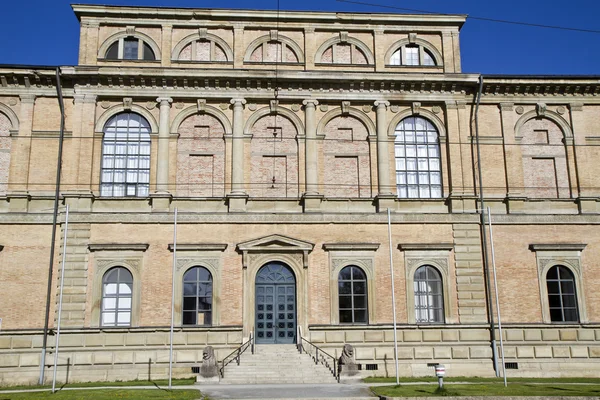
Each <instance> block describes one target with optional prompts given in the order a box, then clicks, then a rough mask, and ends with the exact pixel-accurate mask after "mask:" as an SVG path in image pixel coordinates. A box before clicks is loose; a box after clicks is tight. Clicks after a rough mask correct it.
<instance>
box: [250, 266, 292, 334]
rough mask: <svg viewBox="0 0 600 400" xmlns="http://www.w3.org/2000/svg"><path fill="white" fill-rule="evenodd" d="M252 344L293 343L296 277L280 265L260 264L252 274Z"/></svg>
mask: <svg viewBox="0 0 600 400" xmlns="http://www.w3.org/2000/svg"><path fill="white" fill-rule="evenodd" d="M255 304H256V308H255V315H256V326H255V332H256V343H269V344H275V343H295V340H296V278H295V277H294V273H293V272H292V270H291V269H290V267H288V266H287V265H285V264H284V263H281V262H270V263H268V264H265V265H263V266H262V267H261V268H260V270H259V271H258V274H257V275H256V302H255Z"/></svg>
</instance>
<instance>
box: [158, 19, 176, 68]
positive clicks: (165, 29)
mask: <svg viewBox="0 0 600 400" xmlns="http://www.w3.org/2000/svg"><path fill="white" fill-rule="evenodd" d="M172 37H173V25H171V24H164V25H163V26H162V49H160V52H161V53H162V60H161V65H162V66H163V67H170V66H171V49H172V48H173V46H172V43H171V42H172V40H173V39H172Z"/></svg>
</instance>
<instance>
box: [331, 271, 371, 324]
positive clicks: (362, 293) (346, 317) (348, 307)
mask: <svg viewBox="0 0 600 400" xmlns="http://www.w3.org/2000/svg"><path fill="white" fill-rule="evenodd" d="M338 293H339V305H340V323H342V324H354V323H358V324H366V323H367V322H368V308H367V277H366V275H365V273H364V271H363V270H362V269H360V268H359V267H357V266H355V265H349V266H347V267H344V268H342V270H341V271H340V274H339V277H338Z"/></svg>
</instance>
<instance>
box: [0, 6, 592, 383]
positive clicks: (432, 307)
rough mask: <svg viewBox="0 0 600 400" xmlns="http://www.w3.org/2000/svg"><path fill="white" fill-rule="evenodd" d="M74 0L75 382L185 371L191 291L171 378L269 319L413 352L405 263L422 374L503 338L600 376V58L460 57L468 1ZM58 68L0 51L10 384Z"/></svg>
mask: <svg viewBox="0 0 600 400" xmlns="http://www.w3.org/2000/svg"><path fill="white" fill-rule="evenodd" d="M73 10H74V12H75V15H76V16H77V18H78V20H79V21H80V25H81V29H80V47H79V62H78V65H76V66H61V67H60V86H61V88H62V96H63V98H64V115H65V122H64V124H65V125H64V129H63V133H64V139H63V141H62V143H63V153H62V171H61V174H60V175H61V179H60V212H59V217H58V227H57V235H56V240H55V243H54V246H55V249H56V252H55V256H54V261H53V266H54V268H53V273H52V278H51V285H50V286H51V293H50V299H51V301H50V308H49V315H50V326H49V328H50V334H51V335H50V336H49V340H48V356H47V358H46V360H45V364H46V365H48V366H49V367H47V368H46V370H47V371H50V370H51V368H50V366H51V365H52V364H53V348H54V347H53V346H54V342H55V340H54V339H55V335H54V333H55V331H56V328H57V318H58V301H59V294H60V293H59V284H60V279H59V278H60V277H61V274H64V289H63V290H62V294H63V301H62V318H61V321H60V327H61V339H60V348H61V353H60V358H59V365H60V373H59V377H60V379H64V378H65V375H64V374H65V373H66V371H67V366H69V371H70V372H69V374H70V376H69V379H70V381H76V380H80V381H90V380H107V379H108V380H114V379H121V380H125V379H148V378H149V376H148V374H149V373H150V372H149V371H150V370H152V374H153V375H152V377H153V378H158V377H164V376H166V373H167V371H168V361H169V356H168V352H169V351H168V346H169V326H170V323H171V297H172V294H173V292H174V299H175V300H174V324H175V328H174V329H175V333H174V342H173V343H174V372H175V375H176V376H188V375H190V374H191V371H192V370H191V367H195V366H197V365H198V364H199V362H201V361H202V352H203V349H204V348H205V347H206V346H209V345H210V346H212V347H213V348H214V349H215V352H216V358H217V359H218V360H221V359H223V357H225V356H226V355H227V354H229V353H230V352H231V351H233V350H235V349H236V348H238V347H239V346H240V345H241V344H242V343H244V342H246V341H247V340H248V339H249V338H251V337H252V338H254V341H255V343H256V346H268V345H269V344H285V343H289V344H290V345H292V344H294V343H297V342H298V341H301V340H302V339H305V340H307V341H310V342H311V343H313V344H314V345H316V346H318V347H319V348H321V349H324V350H325V351H327V352H330V353H331V354H333V355H336V356H339V354H340V352H341V350H342V347H343V346H344V344H350V345H352V346H353V347H354V349H355V358H356V362H357V363H358V364H359V365H360V367H361V373H362V374H363V375H365V376H368V375H386V374H387V375H393V374H394V368H395V367H394V356H395V352H394V334H393V321H394V314H393V309H394V307H393V302H392V283H393V285H394V286H393V287H394V294H395V310H396V312H395V314H396V315H395V317H396V320H397V327H398V331H397V339H398V351H397V354H396V355H397V357H398V359H399V371H400V375H401V376H425V375H433V370H432V366H435V365H436V364H438V363H441V364H444V365H445V366H446V368H447V371H448V375H454V376H468V375H472V376H473V375H477V376H493V375H494V374H495V369H496V370H498V368H499V367H498V366H499V365H500V363H501V362H502V361H501V360H500V361H499V360H498V357H497V354H499V350H498V351H496V352H495V351H493V349H494V346H499V340H500V338H502V339H503V347H504V356H505V359H504V362H505V364H504V366H505V367H507V368H509V370H508V371H509V372H508V373H509V374H511V375H512V376H551V377H554V376H592V374H595V370H596V368H595V367H594V365H596V366H597V365H598V362H599V361H600V291H598V290H596V289H594V288H597V287H600V273H598V271H599V266H598V261H597V260H599V259H600V234H599V232H600V231H599V229H598V224H599V223H600V165H599V164H598V157H599V156H600V146H599V145H600V129H599V128H598V127H599V126H600V96H598V94H599V93H600V77H598V76H596V77H583V76H564V77H546V76H501V75H495V76H480V75H479V74H465V73H462V72H461V59H460V42H459V39H460V38H459V31H460V29H461V27H462V25H463V23H464V22H465V20H466V16H464V15H404V14H373V13H333V12H296V11H279V12H278V11H255V10H219V9H181V8H149V7H116V6H96V5H74V6H73ZM507 56H509V55H507ZM57 83H58V80H57V74H56V70H55V68H47V67H26V66H10V65H0V225H1V226H2V229H0V247H1V249H2V250H1V251H0V318H1V330H0V384H8V383H16V382H31V383H33V382H36V381H37V377H38V374H39V369H40V363H41V362H42V361H41V349H42V344H43V331H44V325H45V316H46V309H45V307H44V305H45V303H46V297H47V287H48V264H49V257H50V248H51V237H52V222H53V204H54V193H55V188H56V175H57V164H58V163H57V161H58V150H59V144H60V131H61V108H60V107H59V100H58V95H57ZM66 205H68V206H69V218H68V230H67V234H66V238H65V237H64V236H65V234H64V233H65V228H66V222H67V218H66V213H65V211H66V207H65V206H66ZM487 207H489V208H490V210H491V220H490V219H489V218H487V217H486V216H485V215H484V214H485V211H486V209H485V208H487ZM175 210H177V236H176V239H175V237H174V228H175V214H176V213H175ZM490 222H491V224H490ZM490 225H491V226H492V229H493V237H490V233H491V232H490V230H489V228H490ZM63 251H64V253H65V254H64V260H65V262H64V265H63V262H62V260H63ZM174 251H175V257H174ZM492 256H493V257H492ZM174 259H175V262H174V261H173V260H174ZM173 264H175V265H173ZM494 265H495V267H496V271H497V278H495V279H494V275H493V273H492V268H493V266H494ZM392 271H393V281H392V273H391V272H392ZM172 285H173V286H172ZM172 287H174V291H173V290H172ZM496 288H497V289H496ZM496 294H497V297H498V303H499V305H500V314H501V321H502V327H503V330H502V332H500V331H499V330H498V326H497V322H498V314H497V309H496V302H495V297H496ZM494 338H495V339H496V340H494ZM497 348H498V347H497Z"/></svg>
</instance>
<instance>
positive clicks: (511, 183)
mask: <svg viewBox="0 0 600 400" xmlns="http://www.w3.org/2000/svg"><path fill="white" fill-rule="evenodd" d="M499 108H500V118H501V127H502V137H503V139H504V140H503V143H504V160H505V161H504V163H505V171H506V182H507V186H508V193H507V205H508V212H509V213H513V214H517V213H521V212H523V208H524V205H525V196H524V192H523V182H524V181H523V159H522V156H521V150H520V147H519V146H517V144H518V143H517V142H516V140H515V138H516V132H515V124H516V122H517V116H518V114H517V113H516V112H515V110H514V104H513V103H500V104H499Z"/></svg>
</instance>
